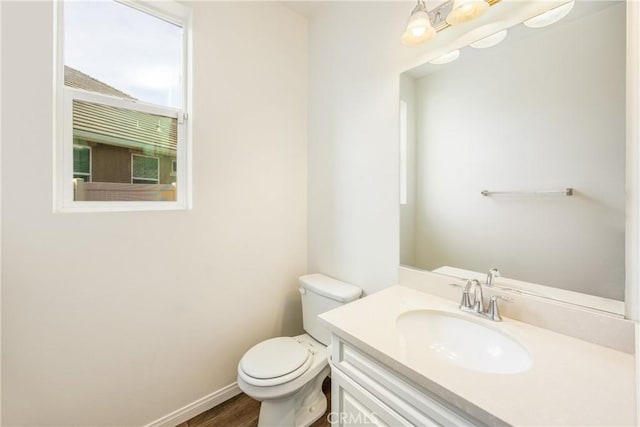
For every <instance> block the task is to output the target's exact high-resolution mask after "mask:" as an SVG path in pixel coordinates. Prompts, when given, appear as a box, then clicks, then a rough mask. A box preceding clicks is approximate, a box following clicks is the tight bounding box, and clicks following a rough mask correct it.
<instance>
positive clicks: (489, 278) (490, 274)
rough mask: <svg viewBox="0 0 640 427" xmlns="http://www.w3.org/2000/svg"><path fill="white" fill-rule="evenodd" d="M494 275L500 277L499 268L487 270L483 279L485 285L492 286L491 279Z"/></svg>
mask: <svg viewBox="0 0 640 427" xmlns="http://www.w3.org/2000/svg"><path fill="white" fill-rule="evenodd" d="M496 277H500V270H498V269H497V268H495V267H494V268H492V269H491V270H489V273H488V274H487V280H485V284H486V285H487V286H493V281H494V280H495V278H496Z"/></svg>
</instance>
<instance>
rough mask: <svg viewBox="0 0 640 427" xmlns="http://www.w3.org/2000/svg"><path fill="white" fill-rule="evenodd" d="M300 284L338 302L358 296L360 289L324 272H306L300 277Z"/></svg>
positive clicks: (351, 299) (347, 300) (360, 292)
mask: <svg viewBox="0 0 640 427" xmlns="http://www.w3.org/2000/svg"><path fill="white" fill-rule="evenodd" d="M300 284H301V285H302V287H303V288H305V289H306V290H308V291H310V292H313V293H315V294H318V295H322V296H324V297H327V298H331V299H332V300H335V301H338V302H349V301H353V300H355V299H358V298H359V297H360V294H362V289H360V288H359V287H357V286H354V285H350V284H349V283H345V282H341V281H340V280H336V279H334V278H332V277H329V276H325V275H324V274H319V273H316V274H307V275H305V276H302V277H300Z"/></svg>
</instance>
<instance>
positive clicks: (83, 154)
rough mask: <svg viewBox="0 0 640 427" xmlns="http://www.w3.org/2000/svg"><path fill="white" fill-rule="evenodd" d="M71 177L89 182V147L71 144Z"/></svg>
mask: <svg viewBox="0 0 640 427" xmlns="http://www.w3.org/2000/svg"><path fill="white" fill-rule="evenodd" d="M73 179H82V180H83V181H84V182H91V147H87V146H84V145H74V146H73Z"/></svg>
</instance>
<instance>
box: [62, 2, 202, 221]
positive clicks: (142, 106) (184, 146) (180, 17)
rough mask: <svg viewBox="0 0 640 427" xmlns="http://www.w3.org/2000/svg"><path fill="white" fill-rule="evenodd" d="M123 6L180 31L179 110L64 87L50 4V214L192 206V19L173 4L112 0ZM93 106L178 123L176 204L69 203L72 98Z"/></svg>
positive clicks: (70, 195)
mask: <svg viewBox="0 0 640 427" xmlns="http://www.w3.org/2000/svg"><path fill="white" fill-rule="evenodd" d="M116 1H118V2H120V3H122V4H125V5H127V6H131V7H134V8H136V9H138V10H141V11H143V12H146V13H149V14H151V15H154V16H156V17H158V18H161V19H164V20H166V21H169V22H171V23H174V24H177V25H180V26H181V27H182V28H183V52H184V56H183V67H184V68H183V75H184V76H185V78H184V82H183V85H184V86H183V94H184V97H183V98H184V99H183V105H184V109H175V108H170V107H161V106H158V105H154V104H148V103H144V102H141V101H133V100H128V99H122V98H118V97H114V96H109V95H102V94H97V93H93V92H88V91H85V90H81V89H76V88H69V87H65V86H64V52H63V46H64V26H63V23H62V19H63V16H64V13H63V7H64V6H63V3H64V2H63V1H59V2H56V6H57V7H56V8H55V14H54V15H55V16H54V19H55V21H54V29H55V34H54V47H55V51H56V55H54V61H55V64H54V85H53V87H54V99H55V106H54V114H53V121H54V123H53V128H54V132H55V136H56V138H55V141H54V153H55V156H54V158H53V171H54V179H53V194H54V198H53V202H54V205H53V211H54V212H122V211H150V210H185V209H191V208H192V184H193V181H192V174H191V168H192V163H193V162H192V124H191V120H187V118H190V114H189V112H190V111H191V109H192V108H191V107H192V54H191V52H192V17H191V9H190V8H188V7H186V6H183V5H181V4H179V3H177V2H175V1H171V0H166V1H162V2H158V1H144V0H116ZM74 99H77V100H81V101H88V102H97V103H100V104H104V105H111V106H114V107H120V108H126V109H129V110H134V111H140V112H144V113H149V114H159V115H163V116H168V113H170V114H171V115H169V116H168V117H175V118H176V119H178V141H179V143H178V146H177V150H176V156H177V167H178V171H177V182H178V191H177V200H176V201H158V202H155V201H142V202H137V201H125V202H120V201H104V202H93V201H91V202H85V201H74V200H73V123H72V116H71V114H72V112H73V111H72V107H73V100H74Z"/></svg>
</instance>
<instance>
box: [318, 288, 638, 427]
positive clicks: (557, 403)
mask: <svg viewBox="0 0 640 427" xmlns="http://www.w3.org/2000/svg"><path fill="white" fill-rule="evenodd" d="M419 309H430V310H440V311H445V312H446V311H448V312H452V313H455V314H456V315H463V316H468V318H469V320H471V321H475V322H478V323H482V324H485V325H486V326H489V327H492V328H494V329H497V330H500V331H501V332H503V333H505V334H507V335H509V336H511V337H512V338H514V339H515V340H517V341H518V342H519V343H520V344H521V345H523V346H524V347H525V348H526V349H527V350H528V352H529V353H530V354H531V355H532V356H533V359H534V360H533V366H532V367H531V368H530V369H529V370H527V371H525V372H521V373H515V374H491V373H483V372H477V371H471V370H468V369H464V368H460V367H457V366H455V365H453V364H451V363H450V362H447V361H443V360H439V359H436V358H433V359H431V358H425V359H422V360H414V359H409V358H408V357H407V356H406V355H405V354H403V350H402V346H401V345H399V343H400V338H399V335H398V333H397V331H396V328H395V323H396V319H397V317H398V315H400V314H402V313H404V312H406V311H410V310H419ZM320 319H321V320H322V321H323V323H324V325H325V326H326V327H327V328H328V329H329V330H330V331H331V332H333V333H335V334H336V335H338V336H340V337H342V338H343V339H345V340H346V341H348V342H350V343H352V344H353V345H355V346H356V347H358V348H360V349H361V350H362V351H364V352H366V353H369V354H370V355H371V356H372V357H374V358H376V359H378V360H380V361H381V362H382V363H384V364H386V365H387V366H389V367H391V368H393V369H394V370H395V371H397V372H398V373H400V374H401V375H403V376H405V377H406V378H408V379H410V380H411V381H413V382H414V383H416V384H417V385H420V386H422V387H424V388H425V389H427V390H429V391H431V392H433V393H435V394H437V395H439V396H440V397H442V398H444V399H446V400H447V401H449V402H450V403H451V404H453V405H454V406H456V407H458V408H459V409H461V410H463V411H465V412H467V413H469V414H471V415H472V416H474V417H476V418H478V419H479V420H480V421H483V422H485V423H487V424H490V425H499V424H503V423H507V424H511V425H518V426H628V425H635V370H634V356H633V355H631V354H628V353H624V352H621V351H616V350H612V349H610V348H607V347H602V346H599V345H596V344H592V343H589V342H586V341H581V340H578V339H576V338H573V337H569V336H566V335H561V334H558V333H555V332H552V331H549V330H547V329H542V328H538V327H535V326H531V325H529V324H526V323H522V322H518V321H515V320H512V319H508V318H504V319H503V321H502V322H492V321H490V320H485V319H481V318H478V317H476V316H473V315H471V314H468V313H462V312H461V311H460V310H459V309H458V306H457V304H456V303H454V302H452V301H449V300H445V299H441V298H438V297H435V296H432V295H430V294H427V293H424V292H420V291H417V290H414V289H410V288H406V287H403V286H394V287H391V288H388V289H385V290H383V291H380V292H378V293H375V294H373V295H370V296H368V297H366V298H363V299H361V300H358V301H355V302H353V303H350V304H348V305H346V306H343V307H339V308H337V309H335V310H332V311H329V312H327V313H324V314H323V315H321V316H320Z"/></svg>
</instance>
